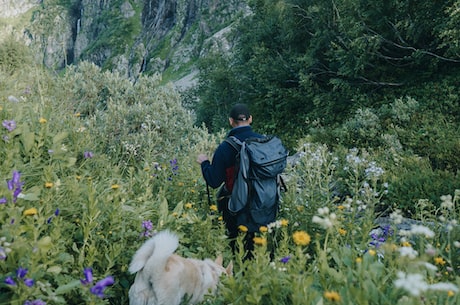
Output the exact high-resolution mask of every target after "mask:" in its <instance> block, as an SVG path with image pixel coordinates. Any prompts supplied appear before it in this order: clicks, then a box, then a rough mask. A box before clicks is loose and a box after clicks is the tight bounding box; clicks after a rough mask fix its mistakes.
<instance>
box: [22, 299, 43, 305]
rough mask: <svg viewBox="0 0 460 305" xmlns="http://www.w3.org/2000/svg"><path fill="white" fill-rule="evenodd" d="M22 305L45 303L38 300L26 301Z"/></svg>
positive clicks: (40, 304)
mask: <svg viewBox="0 0 460 305" xmlns="http://www.w3.org/2000/svg"><path fill="white" fill-rule="evenodd" d="M24 305H46V302H45V301H42V300H40V299H37V300H33V301H29V300H27V301H25V302H24Z"/></svg>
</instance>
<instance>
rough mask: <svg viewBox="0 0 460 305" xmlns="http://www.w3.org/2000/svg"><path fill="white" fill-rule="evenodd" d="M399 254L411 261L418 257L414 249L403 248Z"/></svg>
mask: <svg viewBox="0 0 460 305" xmlns="http://www.w3.org/2000/svg"><path fill="white" fill-rule="evenodd" d="M399 254H400V255H401V257H408V258H410V259H415V258H416V257H417V256H418V252H417V251H416V250H414V249H413V248H412V247H401V248H399Z"/></svg>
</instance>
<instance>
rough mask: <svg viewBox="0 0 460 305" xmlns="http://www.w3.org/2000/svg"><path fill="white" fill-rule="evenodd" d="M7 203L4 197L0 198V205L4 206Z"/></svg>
mask: <svg viewBox="0 0 460 305" xmlns="http://www.w3.org/2000/svg"><path fill="white" fill-rule="evenodd" d="M7 202H8V200H6V197H2V198H0V204H5V203H7Z"/></svg>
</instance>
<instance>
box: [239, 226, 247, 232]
mask: <svg viewBox="0 0 460 305" xmlns="http://www.w3.org/2000/svg"><path fill="white" fill-rule="evenodd" d="M238 230H240V231H241V232H247V231H248V227H246V226H243V225H239V226H238Z"/></svg>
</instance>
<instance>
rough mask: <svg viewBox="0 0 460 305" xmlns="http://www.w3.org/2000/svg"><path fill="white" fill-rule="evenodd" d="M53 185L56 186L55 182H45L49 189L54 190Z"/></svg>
mask: <svg viewBox="0 0 460 305" xmlns="http://www.w3.org/2000/svg"><path fill="white" fill-rule="evenodd" d="M53 185H54V184H53V182H45V187H46V188H47V189H49V188H52V187H53Z"/></svg>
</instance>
